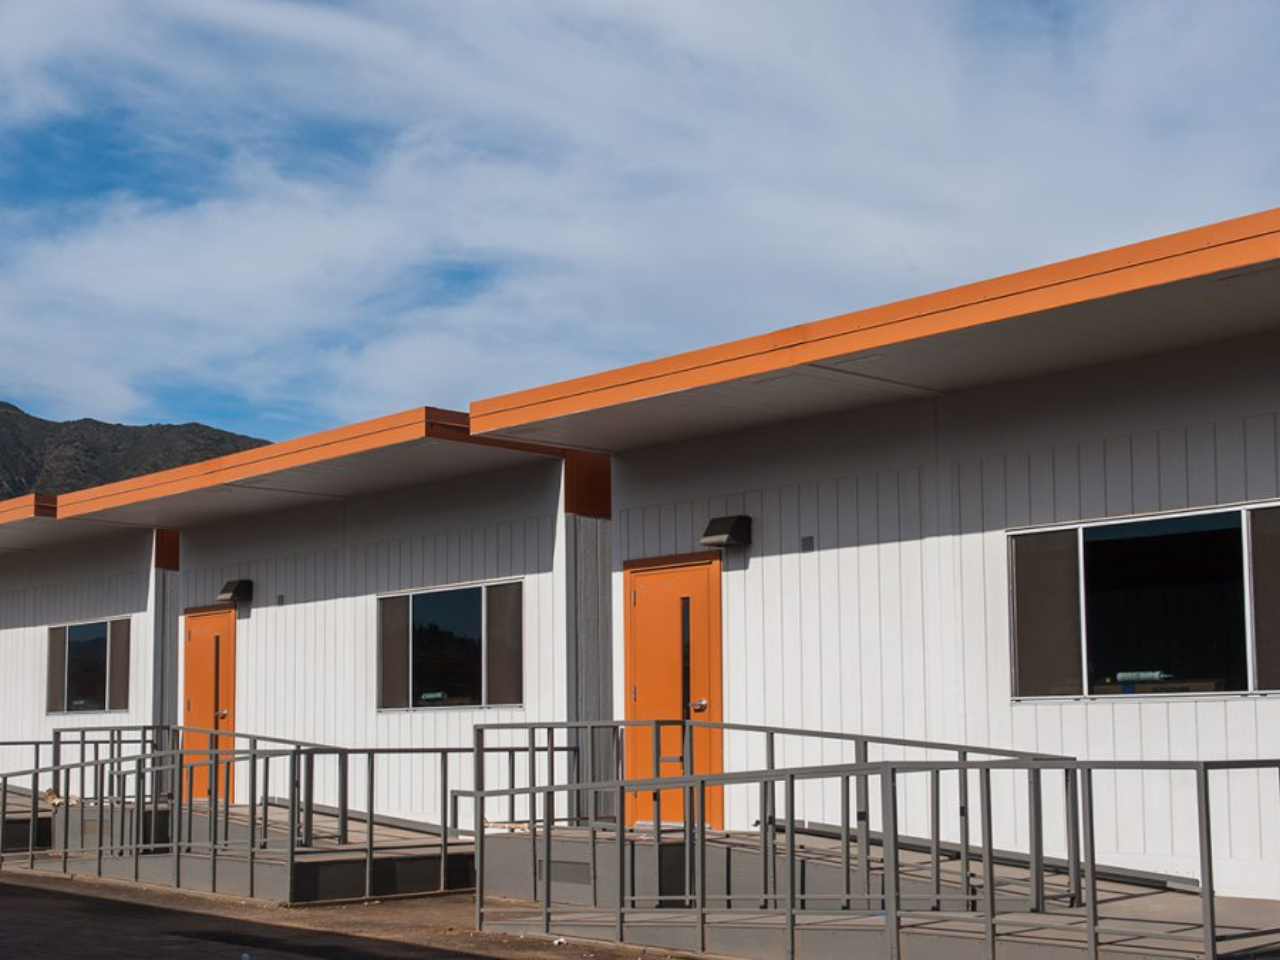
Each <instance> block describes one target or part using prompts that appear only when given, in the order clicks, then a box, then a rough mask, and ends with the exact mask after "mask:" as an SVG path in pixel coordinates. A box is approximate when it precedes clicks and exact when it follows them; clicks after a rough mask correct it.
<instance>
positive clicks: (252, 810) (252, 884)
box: [245, 737, 265, 897]
mask: <svg viewBox="0 0 1280 960" xmlns="http://www.w3.org/2000/svg"><path fill="white" fill-rule="evenodd" d="M264 806H265V804H264ZM245 843H246V845H247V854H248V857H249V896H250V897H252V896H254V894H255V892H256V891H257V887H258V885H257V879H256V878H255V876H254V870H255V866H256V861H257V852H258V740H257V738H256V737H251V738H250V739H249V826H248V827H247V828H246V831H245Z"/></svg>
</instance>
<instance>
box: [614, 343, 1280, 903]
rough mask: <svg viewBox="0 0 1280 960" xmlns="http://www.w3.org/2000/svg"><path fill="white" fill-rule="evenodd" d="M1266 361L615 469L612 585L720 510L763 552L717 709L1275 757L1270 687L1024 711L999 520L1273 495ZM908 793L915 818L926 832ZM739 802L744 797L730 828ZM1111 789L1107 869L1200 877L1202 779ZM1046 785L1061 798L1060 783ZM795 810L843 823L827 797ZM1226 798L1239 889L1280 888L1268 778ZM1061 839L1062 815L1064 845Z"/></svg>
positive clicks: (1279, 743)
mask: <svg viewBox="0 0 1280 960" xmlns="http://www.w3.org/2000/svg"><path fill="white" fill-rule="evenodd" d="M1276 349H1277V342H1276V340H1275V338H1258V339H1256V340H1254V341H1243V342H1239V343H1234V344H1223V345H1220V346H1219V347H1216V348H1212V349H1210V350H1201V351H1196V352H1194V353H1186V354H1178V355H1170V356H1165V357H1154V358H1146V359H1143V360H1136V361H1131V362H1129V363H1125V364H1115V365H1110V366H1108V367H1105V368H1098V369H1095V370H1091V371H1087V372H1081V373H1075V374H1064V375H1057V376H1054V377H1046V378H1042V379H1039V380H1036V381H1028V382H1025V383H1020V384H1011V385H1007V386H1001V387H993V388H988V389H983V390H977V391H972V392H969V393H966V394H960V395H956V396H953V397H946V398H939V399H938V400H937V401H936V402H935V401H932V400H930V401H918V402H917V401H912V402H907V403H902V404H895V405H892V406H885V407H878V408H874V409H870V410H863V411H857V412H850V413H848V414H844V415H838V416H828V417H823V418H819V419H815V420H813V421H807V422H803V423H797V424H789V425H786V426H785V427H781V428H774V429H767V430H758V431H753V432H751V433H749V434H747V433H744V434H739V435H733V436H725V437H716V438H710V439H708V440H704V441H700V442H697V443H693V444H681V445H677V446H672V447H669V448H663V449H656V450H650V451H641V452H635V453H631V454H626V455H623V456H620V457H619V458H618V460H617V463H616V472H615V476H616V477H617V483H616V489H615V503H617V504H618V513H617V520H618V522H617V528H618V529H617V531H616V534H615V545H616V546H615V551H616V553H615V571H617V570H620V569H621V563H622V561H625V560H630V559H636V558H642V557H653V556H661V555H666V554H674V553H681V552H685V551H688V550H691V549H697V547H696V544H697V539H698V536H699V535H700V533H701V531H702V528H703V526H704V525H705V523H706V521H707V519H708V518H709V517H711V516H717V515H722V514H733V513H739V512H741V513H747V514H750V515H751V516H752V517H753V518H754V521H755V530H754V539H755V543H754V545H753V546H752V547H751V548H750V550H749V552H747V553H741V552H733V551H730V552H728V553H727V554H726V564H725V574H724V644H725V656H724V670H725V697H726V703H725V711H724V715H725V719H726V720H727V721H731V722H732V721H738V722H755V723H761V722H763V723H768V724H781V725H787V726H798V727H813V728H824V729H832V730H844V731H850V732H863V733H868V734H879V735H884V736H893V737H899V736H900V737H909V738H917V739H931V740H943V741H963V742H969V743H975V744H989V745H992V746H998V747H1000V746H1002V747H1012V748H1019V749H1026V750H1042V751H1051V752H1064V753H1068V754H1073V755H1079V756H1082V757H1091V758H1099V759H1102V758H1123V759H1147V758H1149V759H1163V758H1206V759H1218V758H1257V757H1280V696H1206V697H1166V698H1142V699H1137V700H1119V699H1117V700H1105V699H1101V700H1092V701H1084V700H1080V701H1071V700H1067V701H1049V702H1039V703H1036V702H1021V703H1015V702H1013V701H1012V699H1011V692H1010V661H1009V657H1010V654H1009V651H1010V638H1009V606H1008V564H1007V531H1008V530H1009V528H1013V527H1018V526H1024V525H1031V524H1045V523H1053V522H1058V521H1074V520H1081V519H1089V518H1101V517H1114V516H1123V515H1126V514H1130V513H1149V512H1157V511H1161V510H1172V509H1181V508H1186V507H1194V506H1207V505H1214V504H1228V503H1236V502H1240V501H1245V500H1257V499H1262V498H1269V497H1275V496H1277V495H1278V493H1280V486H1278V481H1277V475H1278V466H1277V417H1276V414H1275V412H1274V411H1275V410H1277V409H1280V390H1278V389H1277V388H1276V387H1275V385H1274V374H1273V373H1272V371H1271V369H1270V367H1271V364H1270V362H1269V361H1267V360H1266V358H1268V357H1270V358H1274V356H1276V355H1277V353H1276ZM802 536H814V537H815V538H816V547H817V549H816V550H815V551H814V552H811V553H804V552H801V547H800V538H801V537H802ZM614 596H615V602H619V603H620V602H621V575H620V573H615V590H614ZM614 634H615V645H616V649H618V650H621V644H622V642H623V638H622V627H621V624H620V623H617V624H615V628H614ZM622 659H623V658H622V657H621V656H620V655H619V656H617V657H616V658H615V663H616V664H621V663H622ZM621 682H622V680H621V669H620V668H615V693H618V692H620V689H621ZM616 702H621V700H620V699H619V700H617V701H616ZM726 747H727V750H726V764H727V768H728V769H743V768H749V767H756V766H760V765H761V763H762V760H763V751H762V746H761V744H760V743H759V742H758V741H756V742H755V743H753V744H752V745H747V744H746V743H745V742H744V740H743V738H737V737H730V738H729V740H728V742H727V744H726ZM838 755H839V751H838V750H837V749H836V748H834V747H828V748H826V749H825V751H823V750H822V749H820V748H817V747H812V746H811V747H809V748H808V749H807V750H805V751H800V750H798V749H794V748H789V747H784V749H783V751H782V753H781V755H780V758H779V759H780V762H783V763H787V764H799V763H806V764H808V763H815V762H817V761H818V760H820V759H825V760H831V759H834V758H835V757H836V756H838ZM844 755H845V756H847V757H850V758H851V752H850V751H846V753H845V754H844ZM917 779H918V780H919V781H920V782H919V783H918V784H917V785H914V786H913V785H911V784H906V785H904V789H903V807H902V809H903V813H904V815H905V822H904V830H905V831H907V832H915V833H917V834H923V833H924V832H925V830H926V827H927V819H926V811H925V806H924V795H923V792H922V789H923V786H924V783H923V778H917ZM915 786H918V787H919V789H915V788H914V787H915ZM748 793H749V792H748V791H744V792H742V793H741V794H739V795H737V796H735V795H733V794H732V793H731V794H730V797H729V799H728V805H729V815H730V817H731V819H732V820H733V822H735V823H737V824H738V825H740V826H741V825H745V824H747V823H749V822H750V821H751V820H753V819H754V818H755V816H756V813H755V800H754V797H753V796H749V795H748ZM820 793H821V795H819V794H820ZM995 794H996V797H997V801H998V806H997V810H996V817H995V821H996V826H997V837H996V839H997V842H998V843H1000V844H1002V845H1008V846H1015V845H1021V846H1025V844H1026V834H1027V819H1028V818H1027V814H1026V809H1027V807H1026V789H1025V785H1024V784H1023V783H1015V782H1013V779H1012V778H1011V777H1008V776H1002V775H999V774H997V776H996V778H995ZM1096 794H1097V814H1098V820H1097V832H1098V849H1099V855H1100V856H1101V857H1103V858H1105V859H1107V860H1111V861H1114V862H1123V863H1126V864H1129V865H1131V866H1134V867H1138V868H1147V869H1155V870H1165V871H1170V872H1181V873H1185V874H1193V873H1194V872H1195V869H1196V865H1195V856H1196V833H1195V820H1194V805H1193V803H1194V789H1193V783H1192V780H1191V776H1190V775H1189V774H1169V773H1154V774H1150V775H1146V776H1141V775H1138V774H1132V773H1129V774H1120V775H1118V776H1111V775H1103V774H1100V775H1099V776H1098V777H1097V781H1096ZM1045 796H1046V802H1047V804H1048V805H1049V809H1050V810H1059V809H1061V803H1060V800H1061V795H1060V781H1059V780H1057V778H1047V779H1046V785H1045ZM802 797H803V800H804V813H805V815H806V816H807V817H809V818H811V819H813V820H817V821H824V822H828V823H832V822H837V820H838V817H839V814H838V805H837V802H836V801H837V798H838V793H837V792H836V789H835V786H834V785H831V786H830V787H829V788H828V789H826V790H825V791H818V790H814V789H811V790H810V791H808V792H807V793H805V792H804V791H802ZM974 798H975V801H976V780H975V784H974ZM953 803H954V792H953V791H952V792H951V794H950V797H949V799H948V800H947V805H946V807H945V808H944V809H950V808H951V807H952V806H953ZM874 807H875V804H874V803H873V809H874ZM1213 810H1214V824H1215V843H1216V847H1215V850H1216V854H1217V856H1218V857H1219V858H1220V859H1221V863H1220V876H1219V878H1218V879H1219V881H1220V884H1221V885H1222V887H1223V889H1224V890H1227V891H1236V892H1242V893H1254V894H1271V895H1276V894H1280V875H1277V872H1276V868H1275V864H1276V863H1277V862H1280V792H1278V787H1277V783H1276V782H1275V778H1274V777H1273V776H1268V777H1265V778H1261V777H1259V775H1257V774H1253V773H1231V774H1229V775H1228V774H1218V775H1215V783H1214V790H1213ZM975 829H976V828H975ZM975 836H976V834H975ZM1063 842H1064V841H1063V831H1062V829H1061V825H1060V823H1059V822H1058V821H1057V820H1054V821H1053V822H1052V823H1051V824H1050V829H1049V836H1048V843H1049V847H1050V851H1051V852H1053V851H1055V850H1059V851H1060V850H1061V849H1062V846H1063Z"/></svg>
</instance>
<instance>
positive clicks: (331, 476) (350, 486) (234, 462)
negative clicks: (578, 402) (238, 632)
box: [0, 407, 565, 550]
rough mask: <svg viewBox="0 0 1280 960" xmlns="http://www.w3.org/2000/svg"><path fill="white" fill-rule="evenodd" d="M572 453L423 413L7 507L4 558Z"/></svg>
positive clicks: (0, 512) (456, 417)
mask: <svg viewBox="0 0 1280 960" xmlns="http://www.w3.org/2000/svg"><path fill="white" fill-rule="evenodd" d="M564 454H565V451H563V450H559V449H547V448H544V447H540V446H536V445H533V444H528V443H522V442H518V441H508V440H503V439H494V438H477V437H472V436H471V435H470V432H469V429H468V423H467V415H466V414H465V413H459V412H457V411H451V410H441V409H438V408H435V407H418V408H415V409H413V410H407V411H405V412H403V413H397V414H393V415H391V416H387V417H380V418H378V419H376V420H368V421H365V422H363V423H357V424H353V425H351V426H346V427H341V428H338V429H336V430H328V431H325V432H323V433H317V434H312V435H310V436H306V437H301V438H299V439H296V440H289V441H286V442H284V443H274V444H269V445H267V446H262V447H257V448H254V449H252V450H245V451H242V452H240V453H235V454H231V455H229V456H225V457H218V458H216V459H213V460H206V461H202V462H200V463H195V464H191V465H189V466H184V467H177V468H175V469H172V470H163V471H160V472H157V473H150V474H146V475H144V476H140V477H134V478H132V479H129V480H122V481H120V482H118V483H109V484H105V485H102V486H98V487H91V488H88V489H85V490H77V491H74V492H71V493H66V494H62V495H61V496H58V497H47V496H31V497H22V498H18V499H17V500H10V501H5V502H4V503H0V549H7V550H30V549H35V548H39V547H46V546H51V545H54V544H56V543H59V542H64V541H71V540H78V539H83V538H85V537H87V536H93V535H95V534H97V533H101V532H107V531H110V530H120V529H122V528H126V527H151V528H161V529H181V528H189V527H195V526H200V525H204V524H208V523H215V522H220V521H226V520H231V519H236V518H238V517H242V516H251V515H257V514H261V513H267V512H271V511H276V510H283V509H289V508H291V507H296V506H303V505H306V504H314V503H319V502H324V501H334V500H343V499H348V498H351V497H356V496H362V495H366V494H372V493H378V492H380V491H384V490H392V489H396V488H400V487H408V486H413V485H418V484H423V483H431V482H435V481H441V480H448V479H452V478H455V477H461V476H467V475H471V474H479V473H488V472H491V471H494V470H502V469H506V468H508V467H514V466H519V465H521V464H527V463H533V462H539V461H548V460H556V459H560V458H561V457H562V456H564Z"/></svg>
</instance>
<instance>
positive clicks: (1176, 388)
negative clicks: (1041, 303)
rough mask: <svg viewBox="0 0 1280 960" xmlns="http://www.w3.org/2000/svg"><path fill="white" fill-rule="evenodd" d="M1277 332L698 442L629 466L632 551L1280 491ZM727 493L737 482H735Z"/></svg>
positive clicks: (753, 554) (825, 542) (1031, 517)
mask: <svg viewBox="0 0 1280 960" xmlns="http://www.w3.org/2000/svg"><path fill="white" fill-rule="evenodd" d="M1277 348H1280V335H1276V334H1266V335H1262V336H1256V337H1248V338H1243V339H1240V340H1232V341H1225V342H1223V343H1219V344H1214V345H1211V346H1209V347H1204V348H1200V349H1197V350H1193V351H1178V352H1175V353H1169V354H1163V355H1156V356H1149V357H1142V358H1139V359H1136V360H1130V361H1124V362H1117V363H1110V364H1106V365H1102V366H1097V367H1091V368H1087V369H1083V370H1075V371H1068V372H1064V373H1055V374H1053V375H1050V376H1044V377H1038V378H1035V379H1028V380H1023V381H1018V382H1013V383H1005V384H998V385H993V386H984V387H979V388H973V389H968V390H960V391H957V392H955V393H951V394H948V395H946V396H940V397H936V398H928V399H914V400H905V401H899V402H894V403H888V404H884V405H880V406H876V407H869V408H864V409H859V410H847V411H842V412H839V413H832V414H825V415H822V416H818V417H813V418H809V419H806V420H801V421H796V422H792V423H785V424H775V425H771V426H765V427H757V428H753V429H751V430H744V431H737V432H734V433H728V434H721V435H716V436H712V437H708V438H704V439H701V440H697V441H685V442H682V443H679V444H672V445H670V446H666V447H659V448H653V449H649V450H642V451H635V452H631V453H627V454H624V455H622V456H619V457H618V458H617V459H616V461H615V477H616V481H615V503H617V504H618V505H619V510H618V523H617V530H616V539H617V542H618V544H619V548H620V554H619V555H620V557H621V558H622V559H623V560H631V559H641V558H647V557H658V556H664V555H670V554H677V553H685V552H689V551H692V550H699V549H701V548H700V547H699V545H698V539H699V537H700V536H701V533H702V531H703V530H704V529H705V526H706V523H707V521H708V520H709V519H710V518H711V517H716V516H725V515H733V514H748V515H750V516H751V517H752V520H753V527H754V530H753V539H754V542H753V544H752V546H751V548H750V551H749V553H748V552H743V551H731V552H730V553H729V554H728V555H727V556H726V561H727V564H726V566H727V568H729V569H735V568H736V569H743V568H744V567H745V566H746V565H748V564H749V563H750V562H751V561H753V560H756V559H762V558H767V557H775V556H785V555H790V554H803V553H807V552H811V551H813V552H822V551H828V550H833V549H845V548H851V547H867V546H885V545H892V544H908V543H912V542H914V541H917V540H926V539H929V538H934V537H950V536H955V535H966V534H977V533H985V532H995V531H1003V530H1007V529H1011V528H1018V527H1027V526H1040V525H1049V524H1055V523H1070V522H1077V521H1087V520H1092V519H1102V518H1106V517H1113V516H1127V515H1131V514H1147V513H1158V512H1162V511H1169V510H1183V509H1193V508H1196V507H1211V506H1216V505H1219V504H1228V503H1238V502H1240V501H1244V500H1259V499H1267V498H1272V497H1276V496H1278V495H1280V463H1278V459H1277V457H1278V451H1280V439H1278V427H1280V424H1278V421H1277V416H1276V413H1275V412H1274V411H1275V410H1276V408H1277V406H1278V404H1277V398H1276V392H1275V389H1274V375H1273V372H1272V370H1271V366H1272V365H1273V364H1272V361H1271V359H1270V358H1272V357H1274V356H1275V350H1276V349H1277ZM726 491H728V492H726Z"/></svg>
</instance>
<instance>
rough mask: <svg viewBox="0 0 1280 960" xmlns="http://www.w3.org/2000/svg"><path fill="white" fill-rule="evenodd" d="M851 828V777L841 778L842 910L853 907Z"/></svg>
mask: <svg viewBox="0 0 1280 960" xmlns="http://www.w3.org/2000/svg"><path fill="white" fill-rule="evenodd" d="M851 847H852V840H851V838H850V830H849V777H848V776H847V775H846V776H843V777H841V778H840V887H841V889H842V890H844V900H843V901H842V902H841V906H840V909H841V910H849V909H851V908H852V907H853V897H852V893H853V890H852V886H853V863H852V857H853V853H852V850H851Z"/></svg>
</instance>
